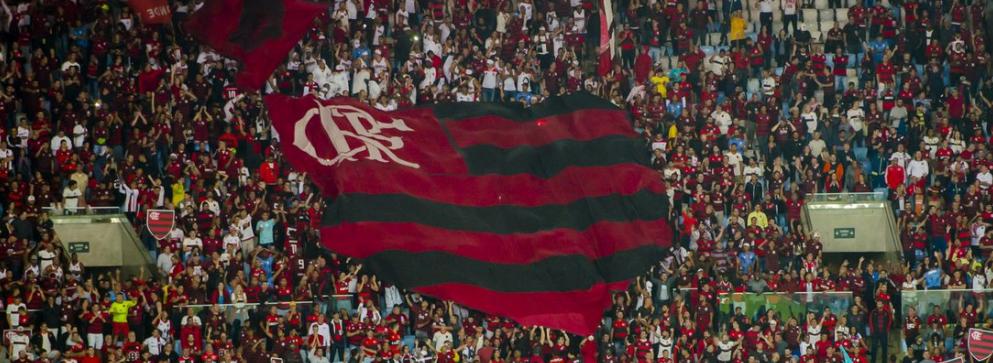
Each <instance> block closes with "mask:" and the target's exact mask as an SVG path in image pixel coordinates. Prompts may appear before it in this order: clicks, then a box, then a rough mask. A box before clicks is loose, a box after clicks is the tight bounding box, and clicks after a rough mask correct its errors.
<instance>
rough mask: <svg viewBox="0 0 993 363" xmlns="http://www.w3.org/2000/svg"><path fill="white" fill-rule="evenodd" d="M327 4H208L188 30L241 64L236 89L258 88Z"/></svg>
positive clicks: (214, 0) (250, 0)
mask: <svg viewBox="0 0 993 363" xmlns="http://www.w3.org/2000/svg"><path fill="white" fill-rule="evenodd" d="M324 11H327V5H323V4H319V3H313V2H310V1H304V0H275V1H273V0H207V2H205V3H204V5H203V7H202V8H201V9H200V10H198V11H197V12H195V13H193V15H192V16H191V17H190V20H188V21H187V22H186V30H187V31H189V32H190V33H191V34H192V35H193V36H194V37H195V38H196V39H197V40H198V41H200V42H201V43H203V44H206V45H208V46H210V47H211V48H213V49H214V50H216V51H217V53H219V54H221V55H223V56H225V57H228V58H231V59H234V60H237V61H239V62H241V72H239V73H238V75H237V77H236V80H235V81H236V82H237V84H238V86H239V87H242V88H245V89H258V88H259V87H261V86H262V84H263V83H264V82H265V80H266V79H267V78H269V75H271V74H272V71H273V70H275V69H276V67H277V66H279V63H281V62H282V61H283V60H285V59H286V55H287V54H289V52H290V50H291V49H293V46H294V45H296V43H297V42H298V41H300V38H302V37H303V35H304V34H305V33H306V32H307V30H308V29H310V27H311V25H312V22H313V21H314V18H316V17H317V16H318V15H320V14H321V13H322V12H324Z"/></svg>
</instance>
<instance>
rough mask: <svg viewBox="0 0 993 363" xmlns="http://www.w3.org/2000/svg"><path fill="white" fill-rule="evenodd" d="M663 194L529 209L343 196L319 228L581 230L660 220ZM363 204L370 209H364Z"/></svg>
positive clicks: (645, 192) (402, 197)
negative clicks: (395, 225)
mask: <svg viewBox="0 0 993 363" xmlns="http://www.w3.org/2000/svg"><path fill="white" fill-rule="evenodd" d="M667 199H668V196H667V195H666V194H664V193H655V192H652V191H648V190H642V191H639V192H637V193H634V194H629V195H621V194H611V195H605V196H599V197H590V198H582V199H578V200H576V201H574V202H572V203H569V204H550V205H542V206H535V207H520V206H511V205H499V206H492V207H470V206H460V205H454V204H446V203H439V202H435V201H430V200H426V199H421V198H417V197H413V196H410V195H405V194H360V193H351V194H343V195H340V196H338V198H337V199H335V201H334V203H331V204H330V205H329V206H328V209H327V210H326V211H325V212H324V217H323V219H322V221H323V224H324V225H325V226H332V225H335V224H337V223H339V222H411V223H419V224H425V225H429V226H434V227H438V228H447V229H452V230H463V231H479V232H490V233H497V234H508V233H533V232H538V231H543V230H548V229H554V228H571V229H576V230H584V229H586V228H587V227H589V226H590V225H592V224H594V223H596V222H599V221H632V220H644V221H650V220H657V219H660V218H663V217H665V216H666V209H665V208H664V206H665V205H666V200H667ZM369 206H375V207H372V208H369Z"/></svg>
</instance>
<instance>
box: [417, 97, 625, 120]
mask: <svg viewBox="0 0 993 363" xmlns="http://www.w3.org/2000/svg"><path fill="white" fill-rule="evenodd" d="M582 109H609V110H619V108H618V107H617V106H615V105H614V104H613V103H610V102H609V101H607V100H605V99H602V98H600V97H597V96H594V95H592V94H590V93H588V92H578V93H573V94H570V95H566V96H554V97H549V98H548V99H546V100H545V101H543V102H542V103H539V104H536V105H534V106H531V107H529V108H526V107H524V106H523V105H521V104H519V103H511V102H507V103H499V102H453V103H441V104H437V105H434V106H432V110H434V115H435V117H437V118H438V119H439V120H442V121H449V120H450V121H458V120H461V119H467V118H473V117H482V116H496V117H502V118H506V119H508V120H514V121H531V120H534V119H538V118H542V117H548V116H552V115H559V114H563V113H570V112H576V111H578V110H582Z"/></svg>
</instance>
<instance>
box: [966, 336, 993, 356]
mask: <svg viewBox="0 0 993 363" xmlns="http://www.w3.org/2000/svg"><path fill="white" fill-rule="evenodd" d="M967 339H968V342H967V343H968V344H967V345H968V347H969V354H970V355H972V358H973V359H975V360H980V361H982V360H986V359H989V357H990V355H993V332H991V331H988V330H980V329H975V328H973V329H969V336H968V337H967Z"/></svg>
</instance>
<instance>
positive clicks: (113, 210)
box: [41, 206, 121, 215]
mask: <svg viewBox="0 0 993 363" xmlns="http://www.w3.org/2000/svg"><path fill="white" fill-rule="evenodd" d="M41 209H42V210H44V211H45V212H48V214H49V215H66V214H67V215H80V214H85V215H104V214H120V213H121V207H91V206H86V207H79V208H75V209H72V210H70V209H67V208H55V207H42V208H41Z"/></svg>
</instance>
